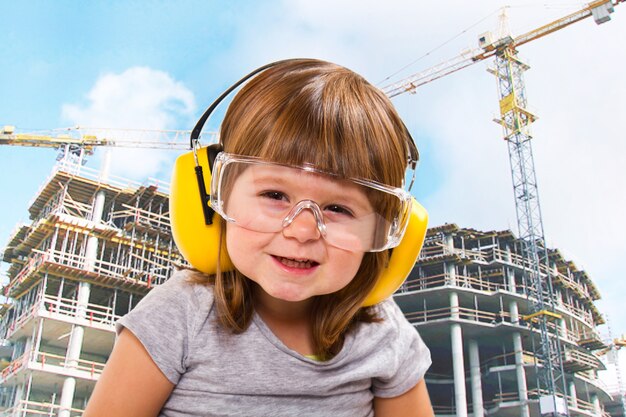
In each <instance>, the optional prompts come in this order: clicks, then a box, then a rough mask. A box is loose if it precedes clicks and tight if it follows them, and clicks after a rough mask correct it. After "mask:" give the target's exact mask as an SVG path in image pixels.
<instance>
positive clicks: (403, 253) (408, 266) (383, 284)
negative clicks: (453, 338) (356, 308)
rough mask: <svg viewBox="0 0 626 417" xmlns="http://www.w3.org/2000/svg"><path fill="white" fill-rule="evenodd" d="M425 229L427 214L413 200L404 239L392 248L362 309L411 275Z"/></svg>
mask: <svg viewBox="0 0 626 417" xmlns="http://www.w3.org/2000/svg"><path fill="white" fill-rule="evenodd" d="M427 227H428V212H427V211H426V209H425V208H424V207H423V206H422V205H421V204H420V203H418V202H417V200H415V199H414V198H413V199H412V205H411V215H410V217H409V224H408V225H407V228H406V232H405V233H404V237H403V238H402V241H401V242H400V244H399V245H398V246H396V247H395V248H393V251H392V253H391V258H390V259H389V264H388V265H387V268H385V269H384V270H383V272H382V273H381V275H380V277H379V278H378V281H377V282H376V285H375V286H374V288H373V289H372V291H371V292H370V293H369V295H368V296H367V298H366V299H365V301H364V302H363V306H364V307H367V306H371V305H374V304H377V303H379V302H380V301H382V300H384V299H386V298H387V297H389V296H391V294H393V293H394V292H395V291H396V290H397V289H398V288H400V285H402V283H403V282H404V280H405V279H406V277H408V276H409V273H411V270H412V269H413V266H414V265H415V261H416V260H417V257H418V256H419V253H420V250H422V245H423V244H424V238H425V237H426V229H427Z"/></svg>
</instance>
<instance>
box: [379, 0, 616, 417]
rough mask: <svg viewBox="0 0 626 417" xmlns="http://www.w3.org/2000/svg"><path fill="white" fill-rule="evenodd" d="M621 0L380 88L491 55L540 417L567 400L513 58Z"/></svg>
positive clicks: (393, 91)
mask: <svg viewBox="0 0 626 417" xmlns="http://www.w3.org/2000/svg"><path fill="white" fill-rule="evenodd" d="M624 1H626V0H615V1H611V0H596V1H593V2H591V3H589V4H588V5H587V6H585V7H583V8H582V9H580V10H578V11H576V12H574V13H571V14H569V15H567V16H564V17H562V18H560V19H557V20H555V21H553V22H550V23H548V24H546V25H543V26H541V27H539V28H536V29H534V30H531V31H529V32H527V33H524V34H522V35H519V36H516V37H511V36H510V35H502V36H501V37H500V38H499V39H495V40H493V39H492V36H491V34H490V33H486V34H483V35H481V36H480V37H479V48H478V49H474V50H472V51H469V52H465V53H463V54H461V55H459V56H457V57H455V58H453V59H451V60H448V61H445V62H442V63H440V64H438V65H435V66H433V67H431V68H429V69H427V70H425V71H422V72H419V73H416V74H414V75H412V76H410V77H408V78H406V79H404V80H401V81H399V82H396V83H394V84H391V85H388V86H386V87H383V88H382V90H383V91H384V92H385V93H386V94H387V95H388V96H389V97H394V96H397V95H399V94H402V93H405V92H414V91H415V89H416V88H418V87H419V86H422V85H424V84H427V83H430V82H432V81H435V80H437V79H439V78H442V77H445V76H447V75H449V74H452V73H454V72H457V71H459V70H461V69H463V68H466V67H468V66H470V65H473V64H475V63H477V62H481V61H484V60H486V59H489V58H492V57H493V58H494V59H495V68H493V69H491V70H490V72H491V73H493V74H494V75H495V76H496V79H497V82H498V93H499V99H500V101H499V104H500V119H498V120H496V122H497V123H499V124H500V125H501V126H502V129H503V132H504V139H505V140H506V142H507V144H508V150H509V161H510V165H511V176H512V180H513V193H514V197H515V209H516V216H517V227H518V233H519V238H520V239H521V240H522V241H523V242H524V246H525V247H524V248H523V253H524V255H525V257H526V258H527V260H528V264H529V265H530V266H529V267H528V269H527V271H526V274H525V275H526V276H525V280H526V282H525V283H526V288H528V289H529V293H528V300H529V303H530V309H531V313H530V314H529V317H532V319H533V320H534V321H535V322H536V323H538V326H539V329H540V334H541V343H540V346H539V347H536V348H535V355H536V356H537V359H538V362H539V363H543V366H541V367H538V368H537V385H538V386H537V388H538V392H545V393H546V394H545V398H546V399H547V400H548V401H541V402H540V405H545V409H542V410H541V413H542V415H543V414H547V415H554V416H557V415H569V412H568V409H567V402H566V401H563V399H562V398H559V397H558V396H557V393H559V391H560V393H561V394H563V396H564V394H565V393H566V392H567V391H566V381H565V375H564V372H563V358H562V351H561V344H560V341H559V338H558V337H554V338H553V337H550V334H549V332H548V326H549V321H550V320H554V319H557V320H558V318H559V317H558V314H557V313H555V300H554V296H553V289H552V282H551V280H550V279H546V280H545V282H544V281H543V280H542V279H541V264H542V262H545V261H547V260H548V253H547V248H546V245H545V237H544V230H543V221H542V217H541V208H540V205H539V194H538V190H537V180H536V174H535V166H534V160H533V153H532V147H531V139H532V136H531V134H530V129H529V128H530V125H531V124H532V123H533V122H534V121H535V119H536V117H535V115H533V114H532V113H531V112H530V111H529V110H528V107H527V100H526V91H525V86H524V79H523V73H524V71H526V70H527V69H529V67H528V65H526V64H524V63H523V62H522V61H521V60H520V59H519V58H518V55H517V48H518V47H520V46H522V45H524V44H526V43H528V42H531V41H533V40H536V39H539V38H542V37H544V36H546V35H548V34H550V33H553V32H556V31H558V30H561V29H563V28H565V27H567V26H570V25H572V24H574V23H576V22H579V21H581V20H583V19H586V18H588V17H591V16H593V18H594V20H595V22H596V23H597V24H602V23H605V22H607V21H609V20H610V18H611V17H610V14H611V13H613V11H614V6H615V5H617V4H619V3H622V2H624Z"/></svg>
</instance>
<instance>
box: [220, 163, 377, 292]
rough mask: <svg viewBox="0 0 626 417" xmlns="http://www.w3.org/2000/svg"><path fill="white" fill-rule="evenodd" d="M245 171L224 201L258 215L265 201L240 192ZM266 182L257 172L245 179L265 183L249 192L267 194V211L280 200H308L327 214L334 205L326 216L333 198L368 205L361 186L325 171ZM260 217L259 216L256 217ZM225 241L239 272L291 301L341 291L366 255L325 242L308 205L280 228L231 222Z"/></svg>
mask: <svg viewBox="0 0 626 417" xmlns="http://www.w3.org/2000/svg"><path fill="white" fill-rule="evenodd" d="M247 175H248V171H244V172H243V173H242V174H241V178H239V179H237V180H236V181H235V183H234V185H233V189H235V190H237V192H234V193H232V194H231V196H230V197H229V198H228V201H227V203H226V204H227V205H228V206H231V205H232V206H231V207H245V209H246V210H249V213H257V214H259V215H260V213H261V212H260V211H258V212H257V210H263V209H264V206H262V205H265V204H266V202H265V201H263V202H261V203H259V205H258V206H257V207H250V204H249V195H246V193H245V192H244V190H245V189H246V186H245V182H246V181H249V180H250V178H247ZM264 182H265V178H263V179H262V180H260V179H259V177H258V176H257V177H255V179H254V180H253V181H249V183H253V184H255V185H258V184H260V183H263V184H261V185H260V186H262V187H263V191H262V192H261V191H259V190H258V189H256V190H257V191H255V193H254V194H253V195H254V196H259V195H260V196H262V198H263V199H265V198H267V199H269V201H267V204H269V205H270V207H269V208H268V209H270V210H273V209H274V207H275V206H279V205H282V204H283V203H285V204H294V205H295V204H296V203H298V202H301V201H305V200H311V201H314V202H316V203H317V205H318V207H320V208H321V211H323V212H324V214H325V215H326V213H325V210H332V213H329V215H337V211H338V209H337V206H336V205H334V204H333V203H334V202H335V200H336V199H341V200H342V202H347V203H346V204H356V205H357V206H356V207H358V205H359V204H369V202H368V199H367V196H365V195H364V193H362V192H361V191H360V190H358V189H350V188H349V187H347V188H346V185H345V184H341V183H339V182H338V181H335V180H332V179H329V178H327V177H323V176H318V175H310V174H307V175H302V176H298V177H297V178H294V177H291V178H285V176H281V177H280V181H278V183H273V184H271V186H266V185H265V184H264ZM265 188H267V190H265ZM348 196H349V197H350V198H349V200H347V197H348ZM331 199H332V200H331ZM352 207H355V206H352ZM265 208H267V207H265ZM258 219H259V221H261V220H260V219H261V218H260V217H258ZM251 226H252V225H251ZM226 245H227V249H228V254H229V255H230V258H231V260H232V262H233V264H234V265H235V267H236V268H237V269H238V270H239V271H240V272H241V273H242V274H244V275H245V276H246V277H248V278H249V279H251V280H253V281H254V282H256V283H257V284H258V285H259V287H260V288H261V289H262V290H263V291H264V292H265V293H267V294H268V295H269V296H271V297H273V298H275V299H278V300H283V301H289V302H300V301H305V300H308V299H310V298H311V297H314V296H316V295H323V294H330V293H334V292H336V291H339V290H341V289H342V288H344V287H345V286H346V285H348V283H350V281H351V280H352V279H353V278H354V276H355V275H356V273H357V271H358V269H359V267H360V265H361V261H362V259H363V255H364V252H362V251H354V250H352V251H349V250H345V249H340V248H338V247H336V246H332V245H330V244H328V243H327V241H326V240H325V239H324V237H323V236H322V234H321V231H320V226H319V225H318V221H317V220H316V218H315V214H314V211H313V210H312V209H310V208H305V209H303V210H302V211H301V212H299V214H297V215H296V216H295V217H293V220H292V222H291V223H290V224H288V225H285V226H284V227H283V228H282V229H281V230H279V231H272V232H259V231H255V230H251V228H250V227H242V226H241V225H238V224H237V223H230V222H229V223H227V225H226Z"/></svg>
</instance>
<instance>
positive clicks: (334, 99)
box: [222, 62, 408, 187]
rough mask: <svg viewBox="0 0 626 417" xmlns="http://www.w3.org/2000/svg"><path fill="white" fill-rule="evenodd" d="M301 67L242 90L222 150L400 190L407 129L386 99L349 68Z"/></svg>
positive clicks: (275, 73)
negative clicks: (305, 167)
mask: <svg viewBox="0 0 626 417" xmlns="http://www.w3.org/2000/svg"><path fill="white" fill-rule="evenodd" d="M302 65H303V66H302V67H299V68H297V69H295V68H294V69H292V70H290V71H278V70H277V69H268V70H266V71H265V72H263V73H261V74H260V75H258V76H257V77H255V78H254V79H252V80H251V81H250V82H249V84H247V85H246V86H244V87H243V89H242V90H241V91H240V92H239V93H238V94H237V96H236V97H235V98H234V99H233V102H232V104H231V106H230V107H229V110H228V111H227V115H226V118H225V120H224V123H223V124H222V140H223V143H224V150H225V151H226V152H229V153H234V154H239V155H247V156H256V157H259V158H262V159H265V160H268V161H273V162H277V163H281V164H288V165H296V166H304V165H311V166H312V167H314V168H315V169H318V170H320V171H326V172H329V173H333V174H334V175H337V176H339V177H342V178H360V179H365V180H373V181H376V182H379V183H382V184H386V185H390V186H394V187H401V186H402V184H403V181H404V173H405V170H406V165H407V155H408V147H407V145H406V143H407V137H406V130H405V128H404V124H403V123H402V122H401V120H400V119H399V117H398V116H397V113H396V112H395V110H394V109H393V106H392V105H391V103H390V102H389V100H388V98H387V97H386V96H385V95H384V94H383V93H382V92H381V91H380V90H378V89H377V88H375V87H373V86H372V85H371V84H369V83H368V82H367V81H365V80H364V79H363V78H362V77H361V76H359V75H357V74H355V73H354V72H352V71H350V70H348V69H346V68H343V67H340V66H336V65H334V64H328V63H326V64H324V63H319V62H315V63H311V64H302ZM308 65H311V66H308Z"/></svg>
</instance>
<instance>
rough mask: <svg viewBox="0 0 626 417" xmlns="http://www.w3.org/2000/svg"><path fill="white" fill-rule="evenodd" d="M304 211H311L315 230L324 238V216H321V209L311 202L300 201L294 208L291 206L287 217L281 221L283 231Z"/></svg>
mask: <svg viewBox="0 0 626 417" xmlns="http://www.w3.org/2000/svg"><path fill="white" fill-rule="evenodd" d="M304 210H310V211H311V213H312V214H313V218H314V219H315V224H316V226H317V229H318V230H319V232H320V233H321V235H322V236H326V223H324V215H323V214H322V209H321V208H320V206H319V205H318V204H317V203H316V202H315V201H313V200H302V201H300V202H299V203H297V204H296V205H295V206H293V207H292V208H291V210H290V211H289V213H288V214H287V217H285V219H284V220H283V229H284V228H285V227H287V226H289V225H290V224H291V223H293V221H294V220H295V219H296V217H297V216H298V215H299V214H300V213H302V212H303V211H304Z"/></svg>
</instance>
